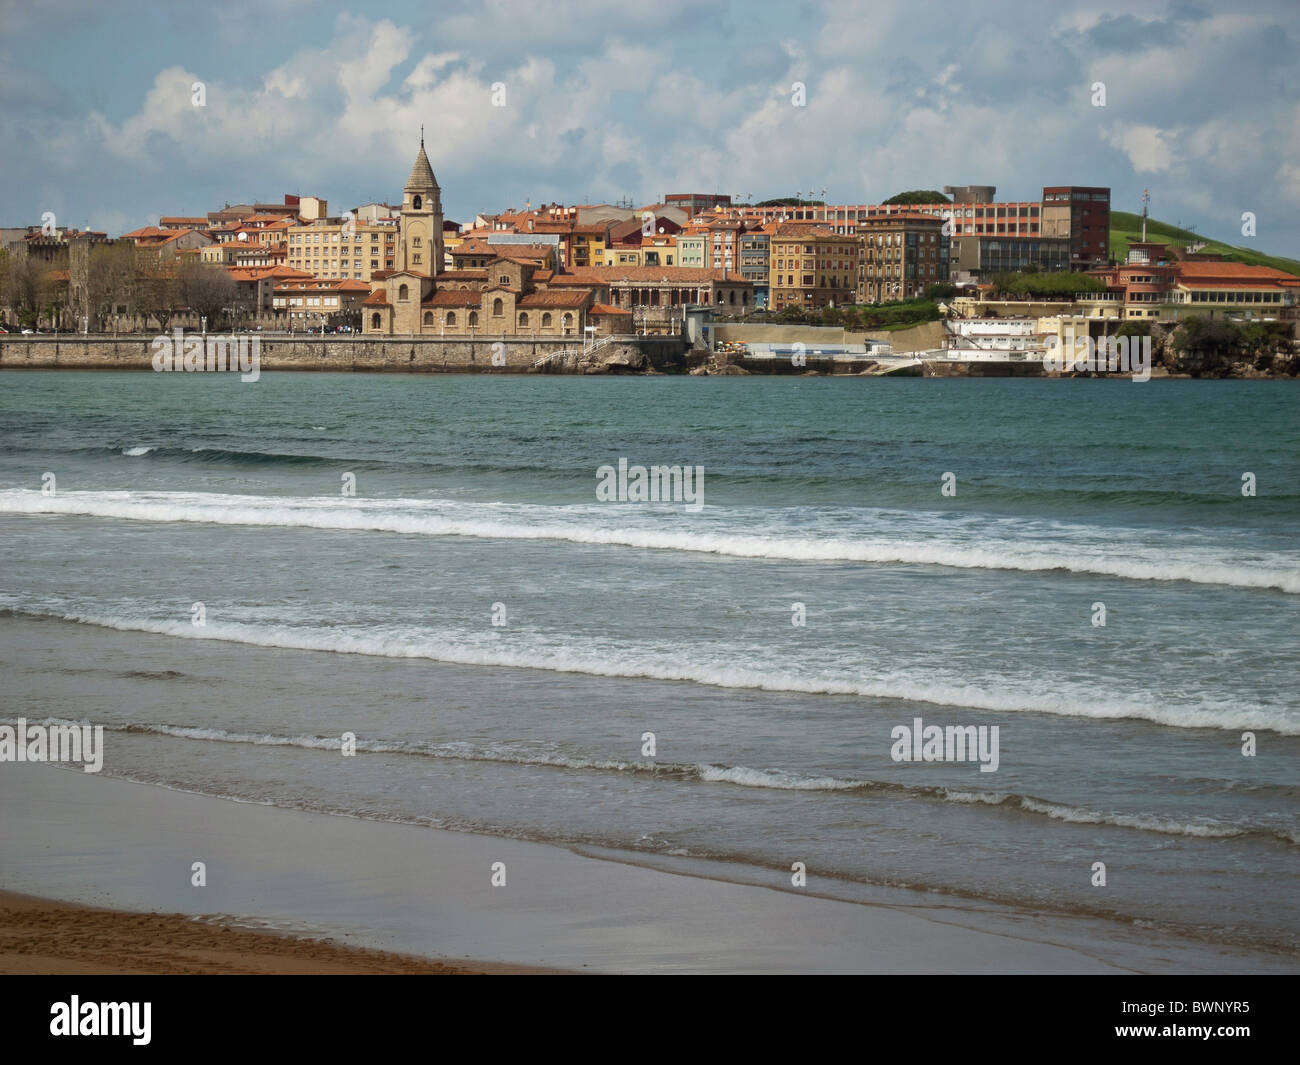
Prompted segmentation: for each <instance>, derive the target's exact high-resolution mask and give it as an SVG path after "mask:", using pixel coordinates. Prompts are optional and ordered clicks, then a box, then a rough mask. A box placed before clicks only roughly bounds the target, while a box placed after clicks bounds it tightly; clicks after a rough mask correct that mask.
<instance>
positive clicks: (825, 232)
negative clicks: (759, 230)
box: [768, 223, 861, 311]
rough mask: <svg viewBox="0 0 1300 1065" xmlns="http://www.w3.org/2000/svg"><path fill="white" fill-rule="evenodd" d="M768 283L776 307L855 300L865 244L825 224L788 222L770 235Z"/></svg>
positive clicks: (812, 306)
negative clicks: (861, 255) (862, 250)
mask: <svg viewBox="0 0 1300 1065" xmlns="http://www.w3.org/2000/svg"><path fill="white" fill-rule="evenodd" d="M769 249H770V250H769V267H768V285H769V291H770V294H771V307H772V309H773V310H778V311H779V310H782V309H783V308H785V307H808V308H815V307H828V306H842V305H844V304H849V303H852V302H853V301H854V299H855V296H856V293H857V279H858V265H859V258H860V251H861V245H860V243H859V241H858V240H857V239H856V238H852V237H846V236H844V235H843V234H840V233H836V232H834V231H833V230H831V229H829V228H827V227H825V226H809V225H799V224H796V223H785V224H783V225H778V226H776V227H775V229H774V230H773V231H772V232H771V234H770V236H769Z"/></svg>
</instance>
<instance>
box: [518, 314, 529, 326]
mask: <svg viewBox="0 0 1300 1065" xmlns="http://www.w3.org/2000/svg"><path fill="white" fill-rule="evenodd" d="M519 324H520V325H521V326H525V325H527V324H528V312H527V311H522V312H521V313H520V315H519Z"/></svg>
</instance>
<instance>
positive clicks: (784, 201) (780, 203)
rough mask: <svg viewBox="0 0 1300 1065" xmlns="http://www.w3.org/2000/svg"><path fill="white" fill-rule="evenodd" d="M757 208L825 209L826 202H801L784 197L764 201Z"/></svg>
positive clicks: (756, 205)
mask: <svg viewBox="0 0 1300 1065" xmlns="http://www.w3.org/2000/svg"><path fill="white" fill-rule="evenodd" d="M754 206H755V207H825V206H826V201H825V200H799V199H796V198H795V197H793V196H783V197H781V198H780V199H776V200H762V201H761V202H759V203H756V204H754Z"/></svg>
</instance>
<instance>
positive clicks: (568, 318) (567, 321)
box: [560, 311, 573, 336]
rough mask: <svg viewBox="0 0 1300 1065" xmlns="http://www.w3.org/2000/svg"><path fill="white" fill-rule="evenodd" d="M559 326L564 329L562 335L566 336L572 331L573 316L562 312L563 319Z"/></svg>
mask: <svg viewBox="0 0 1300 1065" xmlns="http://www.w3.org/2000/svg"><path fill="white" fill-rule="evenodd" d="M560 325H561V326H563V327H564V335H565V336H568V335H569V332H570V331H571V330H572V329H573V315H571V314H570V313H569V312H568V311H565V312H564V317H563V318H561V319H560Z"/></svg>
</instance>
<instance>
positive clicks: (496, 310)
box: [492, 296, 505, 318]
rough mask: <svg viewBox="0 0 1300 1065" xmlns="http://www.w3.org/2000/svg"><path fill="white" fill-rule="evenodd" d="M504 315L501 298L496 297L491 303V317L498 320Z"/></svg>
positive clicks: (503, 305)
mask: <svg viewBox="0 0 1300 1065" xmlns="http://www.w3.org/2000/svg"><path fill="white" fill-rule="evenodd" d="M504 313H505V304H503V303H502V302H501V297H500V296H498V297H497V298H496V299H494V300H493V301H492V317H493V318H500V317H501V315H502V314H504Z"/></svg>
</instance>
